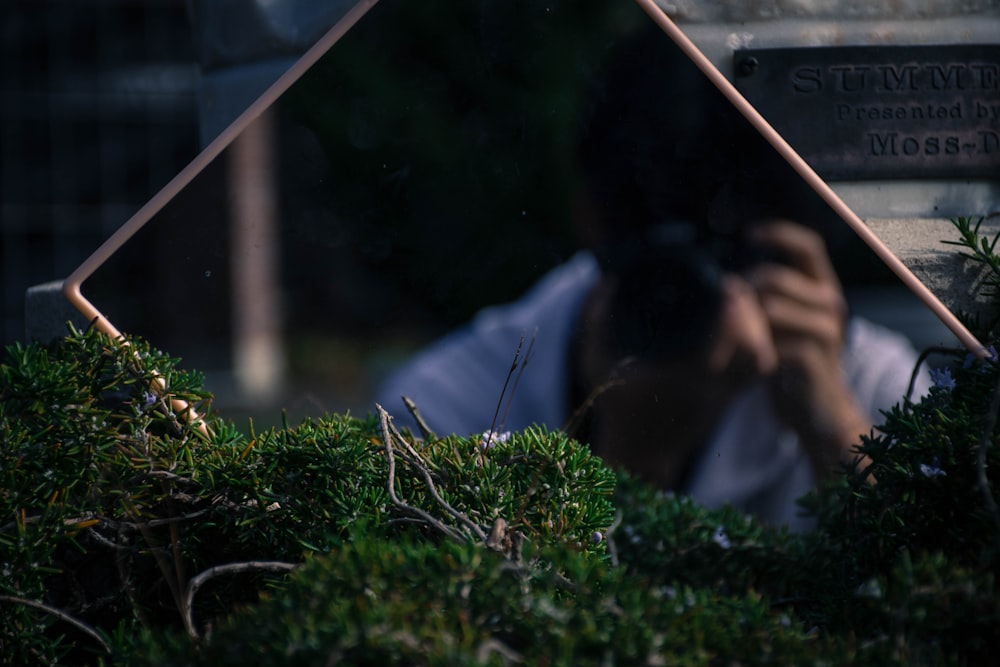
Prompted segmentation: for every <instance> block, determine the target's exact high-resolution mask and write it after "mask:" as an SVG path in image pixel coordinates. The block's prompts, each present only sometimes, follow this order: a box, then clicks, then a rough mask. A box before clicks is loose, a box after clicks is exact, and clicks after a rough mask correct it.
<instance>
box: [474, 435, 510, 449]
mask: <svg viewBox="0 0 1000 667" xmlns="http://www.w3.org/2000/svg"><path fill="white" fill-rule="evenodd" d="M509 439H510V431H504V432H503V433H494V432H493V431H485V432H483V435H482V436H481V438H480V440H479V448H480V449H484V450H485V449H489V448H490V447H493V446H494V445H495V444H497V443H498V442H507V441H508V440H509Z"/></svg>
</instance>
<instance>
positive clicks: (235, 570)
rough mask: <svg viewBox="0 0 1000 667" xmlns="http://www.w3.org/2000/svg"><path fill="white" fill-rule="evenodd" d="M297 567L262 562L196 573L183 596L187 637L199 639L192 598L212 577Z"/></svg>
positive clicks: (217, 567) (280, 570)
mask: <svg viewBox="0 0 1000 667" xmlns="http://www.w3.org/2000/svg"><path fill="white" fill-rule="evenodd" d="M298 567H301V563H285V562H282V561H275V560H263V561H247V562H244V563H229V564H227V565H216V566H215V567H210V568H208V569H207V570H205V571H204V572H200V573H198V574H197V575H195V576H194V577H192V578H191V580H190V581H189V582H188V585H187V591H186V592H185V594H184V611H185V613H184V627H185V629H187V632H188V635H189V636H190V637H191V638H192V639H194V640H196V641H197V640H198V639H199V636H198V631H197V630H196V629H195V627H194V618H193V616H194V613H193V608H194V596H195V594H196V593H197V592H198V589H199V588H201V587H202V586H203V585H204V584H205V582H207V581H208V580H209V579H213V578H214V577H218V576H220V575H224V574H240V573H243V572H290V571H292V570H294V569H296V568H298Z"/></svg>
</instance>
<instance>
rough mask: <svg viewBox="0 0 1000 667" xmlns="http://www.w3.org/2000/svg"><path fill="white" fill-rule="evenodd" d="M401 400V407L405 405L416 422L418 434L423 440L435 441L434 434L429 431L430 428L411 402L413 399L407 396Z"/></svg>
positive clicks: (415, 405)
mask: <svg viewBox="0 0 1000 667" xmlns="http://www.w3.org/2000/svg"><path fill="white" fill-rule="evenodd" d="M402 398H403V405H405V406H406V409H407V410H409V411H410V415H411V416H412V417H413V420H414V421H415V422H417V428H419V429H420V434H421V435H422V436H423V437H424V440H436V439H437V436H436V435H435V434H434V431H432V430H431V427H430V426H428V425H427V422H425V421H424V418H423V416H422V415H421V414H420V410H418V409H417V404H416V403H414V402H413V399H411V398H410V397H409V396H403V397H402Z"/></svg>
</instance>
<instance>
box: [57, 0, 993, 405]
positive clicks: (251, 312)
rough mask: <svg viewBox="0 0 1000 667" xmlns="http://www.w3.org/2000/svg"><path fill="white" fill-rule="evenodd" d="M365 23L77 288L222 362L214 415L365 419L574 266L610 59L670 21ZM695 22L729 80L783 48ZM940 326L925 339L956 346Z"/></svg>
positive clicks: (152, 335) (879, 187)
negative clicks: (461, 329) (472, 324)
mask: <svg viewBox="0 0 1000 667" xmlns="http://www.w3.org/2000/svg"><path fill="white" fill-rule="evenodd" d="M683 4H684V3H674V5H672V6H671V7H668V9H672V10H673V11H674V12H676V11H679V10H678V8H682V9H683V7H681V5H683ZM689 4H690V5H691V7H696V6H698V5H700V4H701V3H689ZM704 4H705V5H706V6H712V7H716V6H718V7H721V6H722V3H704ZM730 4H735V3H730ZM756 4H761V3H756ZM778 4H780V3H778ZM799 4H802V3H799ZM372 5H373V6H372ZM993 9H995V7H994V8H993ZM685 11H687V10H685ZM691 11H694V10H693V9H692V10H691ZM352 12H353V13H350V14H349V15H348V16H347V22H346V23H345V24H344V28H345V30H346V27H347V26H348V25H349V24H353V23H354V21H355V20H357V24H356V25H354V27H352V28H350V29H349V30H346V34H344V35H343V36H342V37H341V36H340V35H335V36H334V38H331V37H330V36H328V37H326V38H324V39H325V40H326V42H325V43H324V42H321V43H320V45H321V48H320V51H322V53H321V54H320V53H313V54H312V55H311V56H310V55H309V54H307V60H308V59H310V58H311V59H312V60H315V64H312V63H311V61H310V62H308V64H310V65H311V66H310V67H309V68H308V71H293V72H292V76H291V77H290V78H289V79H288V82H290V83H291V85H290V86H288V87H287V90H284V91H283V94H282V95H281V96H280V98H279V99H277V100H276V101H274V103H273V104H265V105H262V106H261V108H259V109H257V110H256V112H255V114H253V115H254V117H253V118H250V119H246V118H244V119H243V120H242V121H238V123H237V126H239V127H237V129H238V130H239V131H238V132H231V133H230V134H231V136H230V135H227V134H226V132H223V135H222V137H221V139H220V140H217V143H216V144H213V145H214V146H216V147H217V148H220V147H221V148H220V150H218V151H217V152H218V154H217V155H212V156H211V159H204V160H202V161H200V162H199V161H198V160H196V163H195V164H194V165H193V167H192V168H191V169H190V173H189V174H188V177H185V178H183V179H181V181H182V182H180V185H182V187H173V188H172V187H171V186H168V188H167V190H165V192H164V193H161V196H158V198H157V199H154V201H153V202H151V204H150V206H149V207H147V209H148V210H147V209H144V211H140V213H139V215H137V218H136V219H134V220H133V221H132V222H130V223H129V224H130V225H132V228H130V229H129V232H128V235H124V238H122V239H121V243H120V245H121V247H120V248H117V247H114V246H117V245H119V243H118V242H112V244H111V246H109V247H108V248H105V249H102V250H101V251H99V252H98V253H97V254H96V255H95V257H94V258H92V259H91V261H90V263H88V264H87V265H85V267H83V268H81V271H78V272H77V273H76V274H74V276H73V277H71V281H70V283H71V285H70V291H72V289H73V284H74V283H75V284H76V285H77V286H79V287H80V288H81V290H82V295H83V297H85V299H84V301H83V302H82V303H83V304H84V310H85V314H86V315H88V316H90V317H92V316H93V315H94V314H95V313H100V314H101V315H103V316H104V317H105V318H106V319H107V320H108V321H110V323H113V326H114V327H115V328H116V329H117V330H118V331H121V332H124V333H128V334H137V335H141V336H143V337H145V338H147V339H148V340H150V341H151V342H152V343H153V344H154V345H155V346H157V347H160V348H161V349H164V350H165V351H167V352H169V353H170V354H171V355H174V356H178V357H181V358H183V360H184V364H183V365H185V366H188V367H193V368H197V369H199V370H202V371H204V372H205V373H206V374H207V376H208V388H209V389H210V390H212V391H213V392H215V393H216V396H217V405H218V404H221V405H227V404H228V405H230V406H233V407H234V408H237V409H238V408H239V407H240V406H243V405H250V406H253V405H254V404H255V402H256V404H257V405H266V406H272V407H273V406H274V405H280V406H282V407H285V408H287V409H288V410H289V412H290V413H291V415H292V416H293V417H294V416H296V415H300V414H318V413H320V412H325V411H343V410H351V411H354V412H356V413H361V414H364V413H366V412H368V411H369V410H371V408H372V405H371V400H372V397H373V395H374V389H375V386H376V384H377V383H378V381H379V379H380V378H381V377H383V376H384V374H385V373H386V372H387V371H388V370H389V369H391V368H392V367H393V366H394V365H396V364H397V363H398V362H399V361H401V360H402V359H405V358H406V357H407V356H408V355H410V354H412V353H413V352H415V351H416V350H418V349H419V348H421V347H422V346H424V345H426V344H427V343H428V342H430V341H431V340H433V339H434V338H436V337H438V336H440V335H441V334H443V333H445V332H446V331H447V330H449V329H450V328H452V327H454V326H456V325H458V324H460V323H462V322H464V321H466V320H468V318H470V317H471V316H472V315H473V314H474V313H475V312H476V311H477V310H478V309H479V308H481V307H483V306H485V305H489V304H492V303H498V302H503V301H507V300H510V299H512V298H514V297H515V296H517V295H518V294H519V293H521V292H522V291H523V290H524V289H526V288H527V287H528V286H529V285H530V284H531V283H532V282H533V281H534V280H536V279H537V278H538V277H539V276H541V275H542V274H543V273H544V272H545V271H546V270H548V269H550V268H551V267H553V266H555V265H557V264H558V263H560V262H562V261H565V260H566V259H568V258H569V257H571V256H572V254H573V253H574V252H575V251H576V250H577V249H578V248H579V247H580V246H581V244H582V243H583V239H582V238H581V235H580V229H579V224H578V223H579V197H578V195H579V189H580V174H579V167H578V164H577V160H576V145H577V142H578V140H579V135H580V129H581V117H582V116H581V108H582V106H583V105H584V100H585V98H586V91H587V90H588V86H590V85H591V84H592V83H593V79H594V78H595V77H596V76H598V73H599V71H600V65H601V60H602V56H603V54H605V53H606V52H607V50H608V48H609V46H610V45H611V44H613V43H614V42H615V41H616V40H618V39H620V38H621V37H622V36H623V35H625V34H628V33H629V32H630V31H632V30H635V29H636V28H637V26H641V25H648V24H649V22H650V20H651V18H650V15H649V14H647V13H646V12H644V11H642V8H641V7H640V6H639V5H637V4H634V3H632V2H600V3H582V4H581V3H571V2H565V1H563V2H550V3H533V2H516V3H509V2H500V1H490V2H485V3H457V4H456V3H446V2H425V3H403V2H394V1H392V0H384V1H383V2H381V3H378V4H374V3H368V2H362V3H360V4H359V5H358V6H357V7H355V8H354V9H353V10H352ZM994 13H995V12H994ZM697 16H699V15H698V14H696V13H694V14H690V16H688V17H687V18H688V19H690V20H686V21H685V20H680V19H682V18H684V17H682V16H678V19H679V21H678V24H679V25H680V26H681V29H682V30H683V32H684V33H685V34H687V35H690V36H691V37H692V39H693V41H694V44H695V45H697V46H698V47H699V48H700V49H701V50H703V51H704V53H705V54H706V55H707V56H708V57H709V59H710V60H711V61H712V62H713V63H715V64H716V65H717V66H718V68H719V71H720V72H730V73H731V72H732V71H733V62H734V61H733V58H734V47H740V48H742V47H744V46H747V45H748V44H750V45H753V46H755V47H756V46H762V47H764V46H771V45H772V42H770V41H768V40H765V39H756V41H754V40H749V38H746V39H744V38H743V37H740V35H743V34H744V33H748V34H751V33H752V34H753V35H758V36H759V34H761V35H762V34H764V32H763V31H761V32H760V33H759V34H758V33H757V32H753V30H751V29H750V28H751V27H748V24H747V23H746V22H745V21H746V19H745V18H740V17H739V16H738V15H736V14H731V15H730V14H727V15H726V17H727V18H726V21H731V23H732V26H730V25H729V24H728V23H725V22H724V21H722V20H720V19H719V17H718V16H716V17H715V18H712V17H711V16H708V15H706V16H708V18H707V19H706V20H704V21H702V20H695V18H696V17H697ZM712 16H715V15H712ZM713 22H714V23H713ZM829 23H830V25H831V26H833V27H836V26H838V25H841V24H843V23H844V20H842V18H831V19H830V21H829ZM787 25H789V24H788V23H787V22H785V21H784V20H783V21H782V22H781V23H769V24H768V26H769V27H768V32H767V34H768V35H773V36H774V39H776V40H777V36H778V35H785V34H791V33H790V32H789V29H788V28H787V27H779V26H787ZM736 26H739V27H736ZM831 29H832V28H831ZM748 31H749V32H748ZM994 34H996V33H994ZM734 35H735V37H733V36H734ZM664 39H668V37H667V36H664ZM740 40H743V41H740ZM774 44H775V45H782V44H784V45H787V44H786V43H784V42H780V41H776V42H774ZM795 45H800V43H799V42H795ZM745 56H746V54H743V53H742V52H741V53H739V54H737V55H736V56H735V57H736V58H741V57H745ZM752 57H757V56H756V55H753V56H752ZM758 60H760V59H759V58H758ZM300 66H301V64H300ZM686 66H690V67H692V68H694V64H693V63H692V62H690V61H687V62H686ZM764 67H766V63H764V65H763V66H762V67H761V69H760V70H758V71H760V72H763V71H764ZM302 69H303V70H304V69H305V68H304V67H302ZM904 71H905V70H904ZM734 80H735V77H734ZM292 81H293V82H292ZM741 85H742V84H741ZM743 88H744V90H746V87H745V86H743ZM763 89H764V91H765V92H767V87H766V86H764V87H763ZM747 92H748V96H752V93H753V91H747ZM993 94H994V98H993V99H995V91H994V93H993ZM765 97H766V96H765ZM679 103H682V101H679ZM762 111H764V112H765V116H767V115H768V114H767V109H764V108H762ZM257 112H259V115H257ZM732 113H733V119H734V121H733V122H734V123H739V122H744V121H743V120H742V117H741V116H740V115H739V112H737V111H736V108H735V107H734V108H733V110H732ZM776 120H780V119H776ZM251 121H252V122H251ZM774 124H775V126H776V127H777V126H780V124H781V123H780V122H775V123H774ZM748 128H749V126H748ZM778 129H779V130H781V128H780V127H778ZM748 131H751V132H752V130H749V129H748ZM756 140H758V141H763V140H762V139H760V138H759V137H757V139H756ZM925 143H926V142H925ZM899 146H900V148H902V147H903V146H904V144H903V143H900V144H899ZM944 146H945V148H946V147H947V142H945V144H944ZM210 148H211V146H210ZM223 148H224V150H222V149H223ZM813 159H817V158H815V157H814V158H813ZM991 164H992V163H991ZM817 167H818V169H819V171H820V174H821V175H823V170H824V169H825V167H823V165H822V164H819V165H817ZM977 169H979V168H977ZM789 173H791V172H789ZM911 176H912V175H911ZM940 178H942V177H941V176H940V174H938V175H935V176H933V179H940ZM945 180H946V181H947V185H941V187H942V188H945V190H946V191H947V192H946V193H945V194H942V195H941V197H940V201H942V202H943V201H945V199H947V197H952V196H953V194H952V190H951V189H949V188H951V187H952V185H954V186H955V187H959V186H961V187H960V190H961V191H962V192H963V193H967V195H968V197H972V199H967V198H966V194H963V195H962V196H961V197H959V196H957V195H954V197H953V198H954V200H955V202H956V206H958V204H960V203H961V202H963V201H979V200H977V199H975V197H980V198H982V197H989V196H991V194H992V193H995V188H996V183H995V180H991V179H990V178H989V176H988V167H983V168H982V170H975V171H972V172H969V173H966V174H965V175H963V176H962V177H961V178H960V179H958V181H956V180H955V179H945ZM959 181H960V182H959ZM934 182H935V183H936V184H937V183H938V180H935V181H934ZM803 184H804V182H803ZM175 185H177V184H175ZM833 185H834V189H835V191H836V192H837V193H838V194H841V195H842V196H843V197H844V198H845V199H846V200H847V201H848V202H851V205H854V206H857V207H858V208H859V211H867V209H866V206H869V205H870V204H872V202H874V201H876V200H879V199H880V198H881V199H890V200H892V201H895V200H896V199H895V198H896V197H897V194H896V193H897V189H899V188H902V189H903V190H904V191H911V192H912V191H916V192H920V193H923V191H924V188H923V187H922V186H921V185H920V183H919V182H918V183H916V184H914V183H913V182H902V181H896V180H886V177H885V175H883V174H877V175H876V178H874V179H873V180H868V179H867V178H866V179H865V182H864V183H860V184H859V183H855V182H853V181H834V182H833ZM803 187H804V188H806V189H808V188H807V186H804V185H803ZM175 190H176V191H175ZM890 191H891V192H892V193H893V194H891V195H888V194H886V195H883V194H871V193H872V192H876V193H884V192H890ZM977 193H978V194H977ZM810 196H815V195H814V194H813V193H811V191H810ZM898 199H899V201H907V202H909V201H911V199H910V198H908V196H907V195H905V193H904V194H899V195H898ZM817 201H818V202H819V200H817ZM949 201H950V200H949ZM817 205H823V206H825V205H826V204H825V203H824V202H819V203H818V204H817ZM939 206H940V204H939ZM974 212H975V211H960V210H959V209H958V208H956V209H955V214H966V213H974ZM950 213H951V211H950V210H949V211H948V214H950ZM892 215H897V212H895V211H893V212H892ZM144 217H145V218H148V220H146V219H143V218H144ZM824 217H825V218H826V219H828V220H829V221H830V228H831V229H833V230H835V231H833V232H832V235H833V236H832V241H831V247H832V248H833V250H834V255H835V258H837V259H839V260H840V261H842V262H843V264H842V265H841V275H842V278H843V279H844V282H845V284H846V285H847V287H848V289H849V290H851V289H852V288H857V290H858V291H859V292H864V289H865V288H867V287H868V286H870V285H873V284H875V285H878V286H885V285H898V277H896V276H893V275H891V273H890V272H889V271H887V270H886V269H885V267H884V265H883V263H882V261H880V259H879V258H878V257H876V256H875V255H873V254H872V252H871V250H870V248H869V247H868V246H866V244H864V243H862V242H861V241H859V239H858V237H857V236H856V234H855V232H854V231H852V230H851V229H850V228H849V227H848V226H847V225H844V226H842V227H841V226H839V222H840V219H839V217H838V216H837V215H836V213H834V212H833V211H827V213H826V214H825V215H824ZM834 221H836V222H834ZM133 232H134V235H131V234H132V233H133ZM112 251H113V252H112ZM108 255H110V256H108ZM81 283H82V284H81ZM95 309H96V310H95ZM959 333H961V332H959ZM933 336H935V337H936V339H935V340H932V341H921V342H945V343H951V344H957V343H955V339H954V334H953V333H952V332H948V331H947V330H943V332H942V331H941V330H940V329H939V330H935V333H934V334H933ZM512 353H513V350H512ZM502 381H503V378H498V379H497V385H498V391H499V387H500V385H501V384H502ZM271 416H276V412H275V414H272V415H271Z"/></svg>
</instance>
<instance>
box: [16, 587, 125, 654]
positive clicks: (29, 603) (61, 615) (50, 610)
mask: <svg viewBox="0 0 1000 667" xmlns="http://www.w3.org/2000/svg"><path fill="white" fill-rule="evenodd" d="M0 601H3V602H13V603H15V604H23V605H25V606H26V607H34V608H35V609H41V610H42V611H44V612H45V613H47V614H51V615H53V616H55V617H56V618H58V619H59V620H61V621H66V622H67V623H69V624H70V625H73V626H75V627H76V628H78V629H79V630H82V631H83V632H85V633H86V634H88V635H90V637H92V638H93V639H94V641H96V642H97V643H98V644H100V645H101V648H102V649H104V651H105V653H111V647H110V646H108V643H107V642H106V641H104V638H103V637H101V635H99V634H98V633H97V630H95V629H94V628H92V627H90V626H89V625H87V624H86V623H84V622H83V621H81V620H80V619H78V618H74V617H73V616H70V615H69V614H67V613H66V612H64V611H62V610H61V609H56V608H55V607H50V606H49V605H47V604H45V603H43V602H36V601H35V600H26V599H24V598H18V597H14V596H12V595H0Z"/></svg>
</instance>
